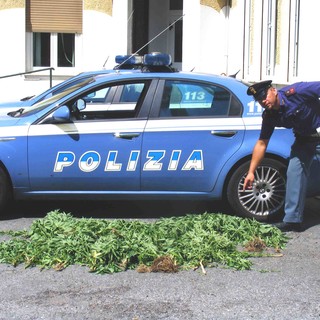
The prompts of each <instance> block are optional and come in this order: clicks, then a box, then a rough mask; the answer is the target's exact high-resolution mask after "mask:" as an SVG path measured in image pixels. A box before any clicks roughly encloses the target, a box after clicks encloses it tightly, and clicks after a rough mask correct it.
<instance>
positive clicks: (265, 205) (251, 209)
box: [227, 159, 286, 221]
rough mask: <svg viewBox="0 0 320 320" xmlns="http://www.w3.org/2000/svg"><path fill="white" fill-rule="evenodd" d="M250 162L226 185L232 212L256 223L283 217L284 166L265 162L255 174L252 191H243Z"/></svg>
mask: <svg viewBox="0 0 320 320" xmlns="http://www.w3.org/2000/svg"><path fill="white" fill-rule="evenodd" d="M249 165H250V162H249V161H248V162H246V163H244V164H242V165H241V166H240V167H239V168H237V169H236V170H235V172H234V173H233V175H232V176H231V179H230V180H229V184H228V186H227V200H228V203H229V205H230V206H231V208H232V209H233V211H234V213H235V214H237V215H241V216H244V217H249V218H255V219H256V220H258V221H270V220H275V219H279V218H280V217H281V216H282V214H283V206H284V200H285V186H286V174H285V172H286V167H285V165H284V164H283V163H281V162H279V161H277V160H274V159H264V160H263V161H262V163H261V164H260V165H259V167H258V168H257V170H256V172H255V179H254V182H253V186H252V189H246V190H243V185H244V180H245V178H246V175H247V173H248V169H249Z"/></svg>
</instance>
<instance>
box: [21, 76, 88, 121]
mask: <svg viewBox="0 0 320 320" xmlns="http://www.w3.org/2000/svg"><path fill="white" fill-rule="evenodd" d="M93 81H94V77H90V78H87V79H84V80H83V81H81V82H79V83H77V84H75V85H73V86H71V87H68V88H66V89H65V90H63V91H62V92H60V93H58V94H56V95H54V96H52V97H50V98H48V99H45V100H42V101H40V102H38V103H36V104H34V105H33V106H32V107H30V108H26V109H24V110H22V112H21V113H20V114H18V115H16V116H18V117H25V116H29V115H31V114H35V113H37V112H39V111H41V110H43V109H45V108H46V107H48V106H49V105H51V104H54V103H55V102H57V101H59V100H60V99H62V98H63V97H66V96H67V95H68V94H70V93H72V92H74V91H76V90H78V89H80V88H81V87H83V86H85V85H87V84H89V83H91V82H93Z"/></svg>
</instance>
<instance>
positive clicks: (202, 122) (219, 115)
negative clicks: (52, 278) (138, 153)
mask: <svg viewBox="0 0 320 320" xmlns="http://www.w3.org/2000/svg"><path fill="white" fill-rule="evenodd" d="M159 90H160V91H161V94H160V93H159V94H158V101H159V105H157V106H156V107H155V108H156V109H157V108H158V110H156V111H155V110H153V111H152V117H151V118H150V119H149V121H148V123H147V125H146V129H145V134H144V139H143V144H142V159H144V163H143V164H142V171H141V177H142V178H141V183H142V190H144V191H164V192H170V191H174V192H179V191H183V192H210V191H212V190H213V189H214V187H215V183H216V181H217V178H218V176H219V173H220V171H221V169H222V167H223V166H224V165H225V163H226V162H227V161H228V159H229V158H230V157H231V156H232V155H233V154H234V153H235V152H236V151H237V150H238V149H239V148H240V146H241V144H242V141H243V137H244V124H243V121H242V118H241V113H242V104H241V103H240V102H239V101H238V100H237V99H236V98H235V97H234V95H233V94H232V93H231V92H230V91H228V90H227V89H226V88H224V87H222V86H219V85H216V84H212V83H207V82H201V81H191V80H166V81H163V82H162V87H161V86H160V88H159Z"/></svg>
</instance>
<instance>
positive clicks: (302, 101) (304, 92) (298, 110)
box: [260, 81, 320, 139]
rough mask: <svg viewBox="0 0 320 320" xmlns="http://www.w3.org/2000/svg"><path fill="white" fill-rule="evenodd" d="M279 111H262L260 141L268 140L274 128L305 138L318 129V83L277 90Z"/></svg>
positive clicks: (319, 115)
mask: <svg viewBox="0 0 320 320" xmlns="http://www.w3.org/2000/svg"><path fill="white" fill-rule="evenodd" d="M278 97H279V101H280V109H279V110H264V112H263V114H262V117H263V119H262V126H261V133H260V139H270V137H271V135H272V133H273V131H274V128H275V127H284V128H289V129H293V131H294V133H295V134H298V135H303V136H307V135H310V134H313V133H315V132H316V129H317V128H319V127H320V101H319V97H320V81H315V82H298V83H295V84H292V85H290V86H287V87H284V88H281V89H279V90H278Z"/></svg>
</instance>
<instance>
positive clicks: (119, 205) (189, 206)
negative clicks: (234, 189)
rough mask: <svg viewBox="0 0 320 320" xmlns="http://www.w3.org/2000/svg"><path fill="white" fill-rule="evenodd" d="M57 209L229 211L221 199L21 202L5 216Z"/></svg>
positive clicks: (91, 213)
mask: <svg viewBox="0 0 320 320" xmlns="http://www.w3.org/2000/svg"><path fill="white" fill-rule="evenodd" d="M53 210H59V211H60V212H66V213H71V214H72V215H73V216H75V217H86V218H89V217H92V218H145V219H148V218H150V219H153V218H160V217H169V216H182V215H186V214H189V213H193V214H200V213H204V212H215V213H218V212H221V213H228V209H227V207H226V205H224V204H223V202H221V201H215V202H197V201H110V202H109V201H53V202H52V201H50V202H48V201H21V202H17V203H15V204H14V205H13V206H12V207H11V208H9V209H8V210H6V212H5V214H3V215H2V218H3V219H7V220H8V219H17V218H22V217H24V218H38V217H39V218H40V217H44V216H45V215H46V214H47V213H48V212H50V211H53Z"/></svg>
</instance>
